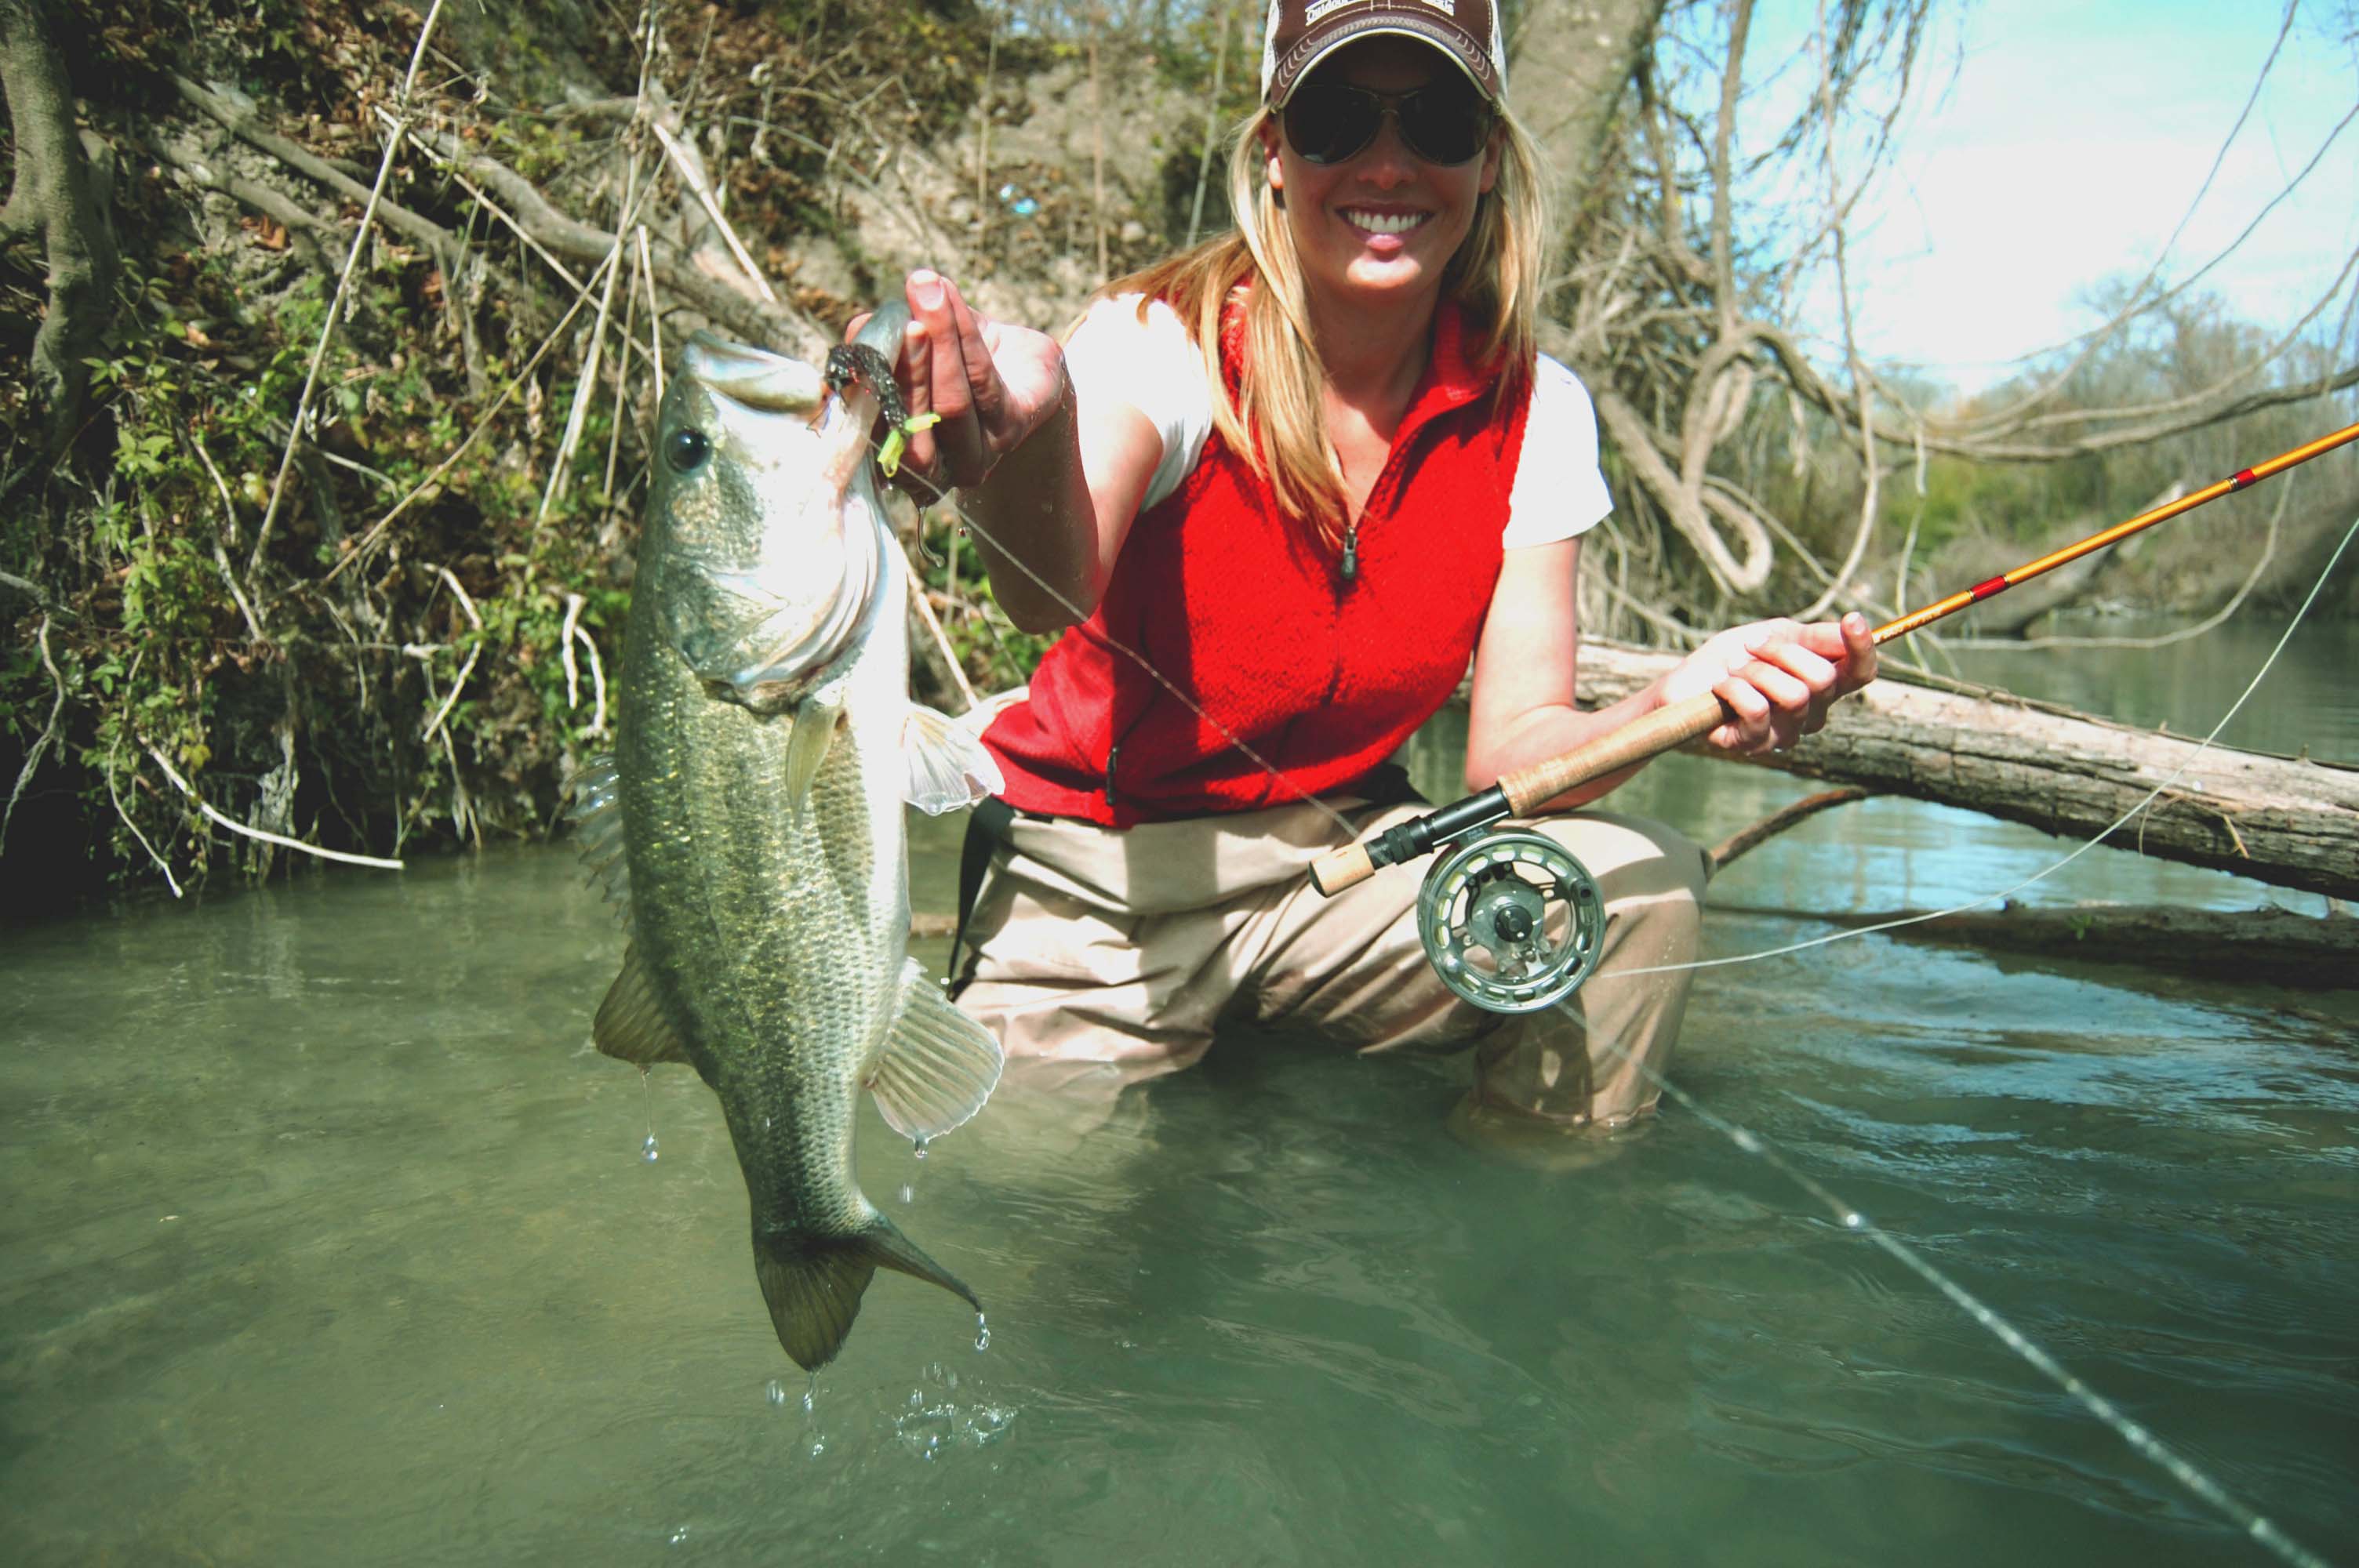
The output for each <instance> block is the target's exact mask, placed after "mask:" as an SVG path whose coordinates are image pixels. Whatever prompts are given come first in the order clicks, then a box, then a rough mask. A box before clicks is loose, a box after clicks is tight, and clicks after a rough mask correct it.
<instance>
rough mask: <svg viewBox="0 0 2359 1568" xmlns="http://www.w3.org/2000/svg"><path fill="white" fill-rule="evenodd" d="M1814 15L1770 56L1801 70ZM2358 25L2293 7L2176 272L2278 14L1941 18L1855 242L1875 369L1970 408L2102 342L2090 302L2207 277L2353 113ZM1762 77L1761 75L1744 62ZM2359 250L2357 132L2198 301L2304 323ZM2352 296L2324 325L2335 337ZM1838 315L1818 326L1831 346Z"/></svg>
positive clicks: (1995, 4) (2262, 0) (1965, 14)
mask: <svg viewBox="0 0 2359 1568" xmlns="http://www.w3.org/2000/svg"><path fill="white" fill-rule="evenodd" d="M1814 10H1815V6H1814V5H1811V4H1810V3H1809V0H1801V3H1799V4H1796V3H1792V0H1788V3H1787V4H1784V5H1774V6H1770V7H1765V19H1766V20H1770V21H1772V23H1773V26H1772V27H1769V28H1766V29H1764V30H1763V31H1762V32H1760V33H1756V45H1755V48H1756V49H1759V50H1762V51H1764V52H1765V53H1767V54H1771V55H1773V56H1774V55H1776V54H1780V53H1784V52H1786V51H1788V50H1790V49H1792V47H1793V46H1794V42H1795V40H1796V39H1797V38H1805V37H1807V32H1808V28H1809V27H1810V21H1811V17H1812V15H1813V13H1814ZM2354 11H2359V7H2354V6H2353V5H2351V4H2350V3H2349V0H2300V5H2299V9H2298V10H2297V12H2296V17H2295V22H2294V26H2293V30H2292V32H2291V34H2290V35H2289V36H2288V38H2287V39H2286V42H2285V46H2284V48H2283V49H2281V50H2280V51H2279V53H2278V56H2277V62H2276V64H2275V65H2274V67H2272V68H2271V70H2270V73H2269V76H2268V79H2267V82H2266V84H2265V85H2264V86H2263V87H2262V89H2261V92H2260V96H2259V99H2258V100H2257V102H2256V103H2255V106H2254V109H2253V113H2252V114H2251V117H2250V118H2249V119H2248V120H2247V121H2246V123H2245V127H2244V129H2243V131H2242V132H2241V133H2239V135H2237V137H2236V140H2235V141H2234V144H2233V145H2232V146H2230V148H2229V151H2228V155H2227V157H2226V160H2225V161H2224V163H2223V165H2222V167H2221V169H2220V173H2219V175H2218V176H2217V177H2216V178H2214V179H2213V181H2212V189H2211V191H2210V193H2209V194H2208V195H2207V196H2206V197H2205V198H2204V199H2203V200H2202V201H2201V204H2200V205H2197V206H2195V208H2194V211H2193V214H2192V217H2191V218H2190V219H2189V222H2188V223H2187V226H2186V229H2185V232H2183V233H2181V234H2180V237H2179V239H2178V240H2177V242H2176V243H2173V244H2169V249H2168V251H2167V252H2166V250H2165V246H2166V243H2169V241H2170V237H2171V232H2172V230H2173V229H2174V228H2176V227H2177V226H2178V225H2179V223H2180V220H2181V219H2182V218H2184V217H2188V215H2189V209H2190V203H2193V202H2194V201H2195V198H2196V194H2197V192H2198V190H2199V189H2201V187H2202V185H2203V179H2204V175H2205V173H2206V171H2207V170H2209V169H2210V168H2211V167H2212V160H2213V159H2214V157H2217V156H2218V155H2219V152H2220V147H2221V144H2222V142H2223V140H2224V139H2225V138H2226V136H2227V135H2228V133H2229V130H2230V128H2231V127H2232V126H2234V124H2235V121H2236V116H2237V114H2238V112H2239V111H2240V110H2241V109H2242V108H2243V107H2244V104H2245V100H2246V99H2247V98H2248V97H2249V96H2250V95H2251V94H2252V92H2253V87H2254V83H2255V81H2256V79H2257V78H2258V77H2259V74H2260V71H2261V67H2262V64H2263V62H2264V61H2265V60H2267V58H2268V55H2269V50H2270V46H2271V45H2272V43H2273V42H2274V41H2275V40H2276V38H2277V31H2278V27H2279V25H2280V23H2281V21H2282V19H2283V16H2284V14H2285V12H2284V4H2283V0H2211V3H2208V4H2190V3H2186V0H2146V3H2144V4H2131V3H2128V0H1977V3H1974V4H1972V5H1969V6H1967V7H1966V8H1964V9H1963V10H1962V12H1959V11H1951V12H1949V13H1948V14H1947V19H1946V20H1945V22H1944V23H1943V27H1944V28H1945V29H1946V30H1945V31H1943V32H1941V33H1940V34H1939V35H1938V36H1937V38H1936V40H1935V47H1934V49H1933V51H1932V54H1933V65H1934V69H1933V70H1932V71H1931V72H1930V78H1929V80H1928V81H1927V82H1926V83H1925V85H1924V86H1923V87H1922V88H1920V90H1919V93H1918V96H1917V98H1916V101H1915V102H1916V107H1915V108H1914V109H1913V111H1912V112H1911V114H1909V115H1908V118H1907V120H1906V121H1905V122H1904V124H1903V128H1902V133H1901V137H1900V140H1899V143H1898V146H1897V153H1896V155H1895V156H1894V157H1892V159H1891V160H1890V164H1889V167H1888V168H1887V169H1886V172H1885V173H1884V174H1883V176H1882V177H1881V178H1879V179H1878V180H1877V181H1876V183H1875V185H1873V186H1872V187H1871V188H1870V192H1869V195H1868V197H1867V199H1866V200H1865V201H1864V202H1863V204H1862V205H1861V207H1860V209H1859V211H1858V217H1857V220H1856V221H1855V222H1854V226H1853V230H1852V238H1851V245H1850V271H1851V276H1852V287H1853V297H1854V312H1855V315H1856V318H1857V322H1858V329H1857V330H1858V333H1859V338H1860V346H1861V348H1862V351H1864V353H1866V354H1867V355H1868V356H1869V357H1870V358H1873V359H1876V360H1885V361H1902V362H1912V363H1916V364H1919V365H1921V366H1923V367H1924V368H1925V369H1926V370H1927V371H1928V372H1929V373H1930V374H1932V375H1933V376H1934V377H1936V378H1938V379H1940V380H1944V381H1947V382H1948V383H1950V384H1951V385H1952V386H1954V387H1956V388H1957V389H1958V390H1960V391H1961V392H1971V391H1973V390H1975V389H1976V388H1978V387H1980V386H1983V385H1985V384H1989V383H1991V382H1994V381H1996V380H1998V379H2001V378H2003V377H2004V376H2005V375H2006V373H2008V369H2009V365H2008V362H2009V361H2011V360H2012V359H2014V358H2015V357H2016V356H2018V355H2022V354H2027V353H2032V352H2036V351H2039V350H2042V349H2045V348H2048V347H2049V346H2051V345H2054V344H2056V343H2059V342H2061V341H2064V340H2066V339H2069V338H2071V337H2072V336H2073V335H2075V334H2076V333H2079V332H2082V331H2084V330H2088V329H2089V328H2091V327H2093V326H2095V325H2096V324H2098V322H2099V320H2100V318H2099V316H2098V315H2097V314H2096V312H2095V311H2094V310H2093V308H2091V307H2090V306H2089V305H2087V304H2086V303H2085V301H2084V299H2083V297H2082V296H2083V294H2084V291H2085V290H2087V289H2088V288H2089V287H2090V286H2091V285H2093V284H2095V283H2097V282H2098V281H2100V280H2101V279H2104V278H2105V277H2107V276H2120V275H2127V276H2129V277H2130V278H2131V279H2133V280H2134V279H2135V278H2136V277H2137V276H2142V275H2143V274H2144V273H2145V271H2146V269H2147V267H2149V266H2150V265H2153V264H2154V262H2155V261H2156V259H2157V257H2158V256H2162V257H2163V258H2164V260H2165V273H2164V276H2165V277H2166V278H2171V279H2176V278H2180V277H2184V276H2188V275H2189V274H2190V273H2192V272H2193V271H2194V270H2195V269H2196V268H2197V267H2199V266H2201V265H2203V264H2204V263H2205V262H2208V261H2210V260H2211V259H2212V257H2213V256H2214V255H2215V254H2218V253H2219V252H2220V251H2222V250H2223V249H2225V248H2226V247H2227V246H2228V245H2229V243H2231V242H2232V241H2233V240H2234V238H2235V236H2236V235H2237V233H2238V232H2240V231H2241V230H2243V229H2244V228H2245V225H2246V224H2247V223H2249V222H2252V220H2253V219H2254V217H2255V216H2256V214H2257V213H2258V212H2259V211H2261V209H2262V208H2263V207H2264V206H2265V205H2266V204H2267V202H2268V200H2270V198H2271V197H2273V196H2275V195H2276V194H2277V192H2278V191H2279V190H2280V189H2282V188H2283V186H2284V185H2285V183H2286V181H2287V180H2288V178H2290V177H2291V176H2292V175H2293V174H2294V173H2295V172H2296V171H2297V170H2299V168H2301V167H2302V166H2303V165H2304V164H2305V163H2307V162H2309V161H2310V158H2311V157H2312V155H2313V154H2315V153H2316V152H2317V150H2318V148H2319V146H2320V145H2321V143H2322V142H2324V141H2325V139H2326V137H2327V135H2329V133H2330V132H2332V129H2333V127H2334V126H2335V124H2336V123H2337V122H2338V121H2340V120H2342V119H2343V116H2344V115H2346V114H2350V112H2351V111H2352V109H2353V107H2354V104H2359V45H2354V42H2353V41H2352V40H2351V39H2350V38H2349V37H2348V36H2347V35H2349V34H2350V33H2351V32H2352V30H2353V28H2354V26H2359V16H2354ZM1776 24H1782V26H1777V25H1776ZM1747 63H1748V74H1749V75H1751V74H1754V73H1755V71H1756V70H1757V69H1758V68H1757V67H1756V65H1755V63H1754V61H1753V59H1752V58H1751V53H1750V51H1749V52H1748V62H1747ZM1762 63H1763V64H1764V65H1767V63H1769V62H1768V60H1766V59H1765V60H1764V61H1763V62H1762ZM1952 67H1954V70H1952ZM2354 249H2359V121H2354V123H2353V124H2350V125H2349V126H2347V127H2346V128H2345V129H2344V130H2343V133H2342V135H2341V136H2340V137H2339V138H2338V139H2336V140H2335V141H2334V143H2333V144H2332V147H2331V148H2330V149H2329V150H2328V152H2327V153H2326V155H2325V157H2324V158H2323V159H2322V160H2321V162H2320V163H2319V166H2318V168H2317V169H2316V170H2315V171H2314V172H2313V173H2312V174H2311V175H2310V177H2309V178H2308V180H2307V181H2306V182H2305V183H2304V184H2303V185H2302V187H2301V189H2299V192H2297V193H2296V194H2295V195H2294V196H2293V197H2292V198H2291V199H2289V200H2287V201H2286V202H2284V203H2283V204H2281V205H2280V206H2279V207H2278V208H2277V211H2275V212H2274V213H2272V214H2271V215H2270V216H2269V217H2268V218H2267V220H2266V221H2264V222H2262V224H2261V226H2260V227H2259V228H2258V229H2256V231H2255V232H2254V233H2253V235H2252V237H2251V238H2250V239H2249V240H2247V241H2246V242H2245V244H2244V245H2243V246H2242V247H2240V248H2239V249H2238V251H2237V252H2236V254H2234V255H2233V256H2232V257H2230V258H2229V259H2228V260H2227V261H2226V262H2224V263H2223V264H2222V265H2220V267H2219V268H2217V269H2216V270H2214V271H2213V272H2212V273H2211V274H2209V275H2208V276H2206V277H2205V279H2204V280H2203V282H2202V283H2201V284H2200V285H2199V286H2198V287H2202V288H2207V289H2210V290H2212V291H2213V292H2215V293H2217V294H2218V295H2219V296H2220V297H2222V299H2223V301H2224V302H2225V303H2226V304H2227V306H2228V307H2229V308H2230V310H2231V311H2232V313H2234V314H2235V315H2239V316H2242V317H2244V318H2245V319H2250V320H2254V321H2256V322H2260V323H2263V324H2265V325H2272V326H2289V325H2291V323H2292V322H2293V321H2294V320H2295V319H2298V318H2299V316H2300V315H2301V314H2302V313H2303V311H2304V310H2306V309H2307V308H2309V307H2310V304H2311V303H2313V302H2314V301H2315V300H2316V299H2317V297H2319V296H2320V295H2321V294H2323V293H2324V292H2326V291H2327V289H2328V288H2329V287H2332V284H2333V281H2334V278H2335V276H2336V275H2337V274H2338V273H2339V272H2341V271H2342V269H2343V265H2344V263H2345V262H2346V260H2347V259H2348V258H2349V257H2350V255H2351V253H2352V252H2353V251H2354ZM2353 286H2354V280H2353V279H2346V280H2345V281H2344V284H2343V294H2342V296H2341V297H2340V298H2339V299H2338V300H2337V302H2336V303H2335V304H2334V305H2333V306H2331V307H2330V308H2329V309H2328V311H2327V312H2326V315H2325V317H2324V318H2323V319H2322V321H2323V322H2325V323H2333V322H2338V321H2340V320H2341V319H2342V316H2343V308H2345V307H2346V306H2347V305H2348V304H2349V302H2350V298H2351V290H2352V287H2353ZM1811 315H1812V316H1813V317H1815V318H1817V319H1820V320H1821V322H1822V330H1824V331H1825V332H1826V333H1827V335H1828V336H1830V337H1834V336H1835V335H1836V334H1837V333H1838V332H1839V328H1838V327H1837V326H1836V325H1835V321H1836V318H1835V317H1834V315H1833V312H1832V292H1831V291H1830V292H1828V293H1826V294H1825V296H1824V297H1823V298H1822V299H1821V301H1819V302H1818V305H1817V308H1813V309H1812V311H1811ZM1838 341H1839V340H1838ZM1835 352H1836V353H1838V354H1839V353H1840V350H1839V349H1837V350H1835Z"/></svg>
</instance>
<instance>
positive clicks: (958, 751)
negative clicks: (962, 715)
mask: <svg viewBox="0 0 2359 1568" xmlns="http://www.w3.org/2000/svg"><path fill="white" fill-rule="evenodd" d="M901 766H902V770H903V771H902V775H901V798H902V799H903V800H906V801H908V803H909V804H910V805H911V806H916V807H917V808H918V809H919V810H920V811H922V812H924V813H925V814H926V815H927V816H940V815H941V814H942V813H943V812H945V811H956V810H958V809H959V808H960V807H961V806H973V804H974V803H975V802H976V801H978V800H981V799H983V798H984V796H985V795H997V794H998V793H999V792H1000V791H1002V790H1004V789H1006V787H1007V780H1006V777H1004V776H1003V775H1002V774H1001V773H1000V771H999V763H998V762H997V761H996V760H995V758H994V757H993V756H992V754H991V753H990V752H987V751H985V750H984V745H983V742H982V741H979V740H977V739H976V738H975V735H974V732H973V730H970V729H968V728H967V727H966V726H965V725H963V724H962V723H961V722H960V721H959V720H957V719H952V718H951V717H950V716H949V715H948V714H943V713H937V712H935V711H934V710H933V709H932V708H926V707H923V706H921V705H919V704H918V703H914V702H913V703H911V704H910V705H909V714H908V718H907V719H903V720H902V722H901Z"/></svg>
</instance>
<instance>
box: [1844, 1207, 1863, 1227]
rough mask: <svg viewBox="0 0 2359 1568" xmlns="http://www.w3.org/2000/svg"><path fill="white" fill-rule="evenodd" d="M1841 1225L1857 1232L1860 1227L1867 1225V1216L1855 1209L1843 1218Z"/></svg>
mask: <svg viewBox="0 0 2359 1568" xmlns="http://www.w3.org/2000/svg"><path fill="white" fill-rule="evenodd" d="M1843 1223H1844V1224H1845V1225H1847V1226H1849V1227H1851V1228H1852V1229H1854V1230H1857V1229H1858V1228H1859V1227H1861V1226H1863V1225H1865V1224H1866V1223H1867V1216H1865V1215H1864V1214H1862V1213H1860V1212H1859V1210H1857V1209H1854V1210H1852V1211H1851V1212H1850V1213H1849V1214H1847V1215H1845V1216H1843Z"/></svg>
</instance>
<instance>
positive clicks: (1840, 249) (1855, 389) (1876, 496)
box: [1794, 5, 1923, 622]
mask: <svg viewBox="0 0 2359 1568" xmlns="http://www.w3.org/2000/svg"><path fill="white" fill-rule="evenodd" d="M1817 44H1818V50H1819V96H1820V106H1821V109H1822V110H1823V111H1824V113H1825V115H1826V133H1827V139H1826V146H1825V150H1824V154H1823V157H1824V161H1825V166H1826V171H1827V202H1828V206H1829V209H1830V214H1829V219H1828V231H1829V237H1830V238H1831V239H1832V241H1833V244H1834V262H1835V302H1836V304H1837V306H1838V307H1839V308H1840V311H1841V315H1842V317H1843V362H1844V363H1845V364H1847V365H1848V366H1849V367H1850V369H1851V386H1852V395H1853V396H1854V397H1855V398H1857V399H1858V400H1859V446H1860V466H1861V468H1862V469H1863V470H1864V472H1865V475H1866V485H1865V488H1864V492H1862V494H1861V496H1860V498H1859V530H1858V532H1857V533H1855V534H1854V535H1852V541H1851V550H1850V553H1849V554H1847V555H1845V556H1844V557H1843V565H1842V566H1840V567H1838V568H1835V571H1834V575H1833V577H1832V579H1831V580H1830V581H1829V582H1828V584H1827V586H1826V587H1825V588H1824V589H1821V590H1820V593H1819V596H1818V597H1817V598H1816V599H1813V600H1810V606H1809V607H1808V608H1807V609H1804V610H1802V611H1798V612H1797V613H1796V614H1795V616H1794V619H1795V620H1797V621H1802V622H1810V621H1816V620H1817V619H1818V618H1819V617H1820V616H1821V615H1823V614H1825V613H1826V611H1827V607H1828V606H1829V605H1831V604H1832V603H1834V602H1835V600H1838V599H1840V598H1841V597H1842V596H1843V594H1844V593H1845V592H1847V591H1849V585H1850V583H1851V576H1852V573H1854V572H1855V571H1857V570H1858V569H1859V563H1860V560H1861V558H1862V557H1864V556H1865V555H1866V554H1867V542H1868V540H1869V539H1870V538H1872V537H1874V536H1875V514H1876V508H1877V507H1878V506H1879V505H1881V504H1882V502H1883V496H1882V494H1881V487H1882V485H1883V481H1884V470H1883V467H1882V465H1881V464H1879V463H1878V462H1877V461H1876V460H1875V405H1874V404H1873V403H1872V402H1871V401H1870V394H1869V391H1868V383H1867V378H1866V377H1865V376H1864V374H1863V373H1862V372H1861V366H1860V358H1859V335H1858V333H1857V331H1856V330H1854V320H1853V317H1852V309H1851V270H1850V265H1849V263H1848V262H1847V261H1846V259H1845V253H1846V250H1847V247H1846V245H1845V243H1844V237H1845V231H1846V229H1847V227H1848V226H1847V225H1846V224H1845V223H1844V222H1843V217H1842V214H1841V213H1840V212H1839V211H1834V208H1835V203H1836V200H1837V199H1838V197H1839V196H1840V194H1841V190H1842V182H1841V180H1840V179H1839V178H1837V175H1836V172H1835V98H1834V85H1833V83H1832V81H1831V80H1830V79H1829V76H1828V70H1829V66H1828V62H1827V57H1826V49H1827V36H1826V13H1825V9H1824V7H1823V5H1822V6H1821V10H1820V14H1819V31H1818V38H1817ZM1922 442H1923V433H1922V430H1921V428H1920V430H1919V451H1920V452H1921V451H1922V450H1923V445H1922Z"/></svg>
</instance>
